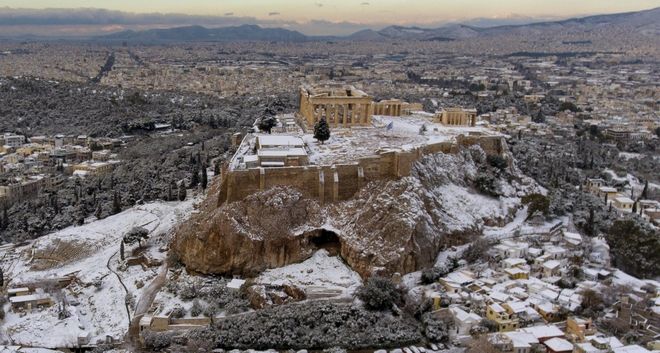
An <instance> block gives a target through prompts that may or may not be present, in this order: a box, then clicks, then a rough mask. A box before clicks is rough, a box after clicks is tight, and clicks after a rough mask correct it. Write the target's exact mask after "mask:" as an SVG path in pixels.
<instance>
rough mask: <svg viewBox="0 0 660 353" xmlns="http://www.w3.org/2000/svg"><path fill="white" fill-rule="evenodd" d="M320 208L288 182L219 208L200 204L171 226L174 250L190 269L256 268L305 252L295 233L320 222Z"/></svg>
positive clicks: (306, 246)
mask: <svg viewBox="0 0 660 353" xmlns="http://www.w3.org/2000/svg"><path fill="white" fill-rule="evenodd" d="M320 211H321V208H320V207H319V205H318V203H316V201H313V200H308V199H303V198H302V195H301V194H300V193H299V192H297V191H296V190H293V189H290V188H280V187H277V188H273V189H270V190H268V191H265V192H262V193H257V194H253V195H251V196H249V197H248V198H246V199H245V200H243V201H241V202H234V203H231V204H227V205H224V206H223V207H220V208H214V207H213V206H211V205H210V204H207V205H205V207H203V208H202V210H201V212H199V213H197V214H195V215H193V216H192V217H191V218H190V220H188V221H187V222H186V223H185V224H184V225H183V226H182V227H181V228H180V229H178V231H177V238H176V240H175V251H176V252H177V254H178V255H179V258H180V260H181V261H182V262H183V263H184V264H186V267H187V268H188V269H190V270H193V271H197V272H203V273H223V274H256V273H258V272H261V271H263V270H264V269H266V268H273V267H280V266H284V265H287V264H290V263H294V262H299V261H302V260H305V259H306V258H308V257H309V256H310V255H311V254H312V251H313V247H312V246H309V244H308V242H309V239H308V238H306V237H304V236H302V235H300V234H296V233H295V229H297V228H299V227H301V226H303V225H305V226H309V225H314V224H317V225H318V224H320V222H321V220H322V217H321V214H320Z"/></svg>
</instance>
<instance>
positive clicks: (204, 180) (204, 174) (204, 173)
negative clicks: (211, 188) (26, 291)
mask: <svg viewBox="0 0 660 353" xmlns="http://www.w3.org/2000/svg"><path fill="white" fill-rule="evenodd" d="M208 178H209V177H208V175H207V171H206V165H205V164H202V189H206V186H207V185H208V183H209V180H208Z"/></svg>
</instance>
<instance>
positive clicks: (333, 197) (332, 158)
mask: <svg viewBox="0 0 660 353" xmlns="http://www.w3.org/2000/svg"><path fill="white" fill-rule="evenodd" d="M393 102H394V103H393ZM402 106H405V107H408V106H411V105H410V104H408V103H403V102H401V101H398V100H391V101H387V102H384V103H381V102H379V103H373V102H372V101H371V98H370V97H369V96H368V95H366V94H365V93H364V92H362V91H359V90H356V89H355V88H354V87H352V86H349V87H348V88H347V89H335V90H330V89H326V90H321V89H312V88H301V105H300V111H299V113H298V114H289V115H283V116H279V117H277V122H278V123H277V126H276V127H275V128H273V131H272V132H271V133H270V134H269V133H265V132H255V133H249V134H248V135H247V136H245V138H243V140H242V142H241V143H240V145H239V146H238V149H237V151H236V153H235V154H234V156H233V158H232V159H231V160H230V162H229V163H228V164H227V165H226V166H225V168H224V169H223V173H222V186H221V191H220V196H219V204H220V205H221V204H223V203H224V202H233V201H239V200H242V199H244V198H245V197H247V196H248V195H250V194H253V193H255V192H258V191H263V190H267V189H269V188H272V187H274V186H276V185H281V186H291V187H295V188H296V189H298V190H299V191H301V192H302V194H303V196H304V197H308V198H314V199H317V200H319V202H320V203H321V204H323V203H325V202H332V201H339V200H348V199H350V198H351V197H352V196H353V195H354V194H355V193H356V192H357V191H358V190H359V189H360V188H361V187H362V186H364V185H366V183H368V182H370V181H375V180H381V179H396V178H401V177H405V176H409V175H410V171H411V169H412V166H413V164H414V163H415V162H416V161H417V160H419V159H420V158H421V157H422V156H424V155H428V154H434V153H439V152H442V153H456V152H458V151H459V149H460V148H459V147H467V146H471V145H474V144H478V145H480V146H481V147H482V149H483V150H484V151H486V153H487V154H492V155H503V152H504V148H505V147H504V141H503V139H502V135H500V134H497V133H494V132H492V131H490V130H488V129H485V128H481V127H475V126H474V125H475V124H474V120H475V118H476V117H472V115H473V113H472V111H470V110H466V112H467V114H465V115H466V116H467V117H468V119H460V118H457V119H454V121H456V122H458V124H457V125H448V124H446V121H447V118H446V116H447V112H446V111H445V112H442V113H440V114H438V115H437V116H434V115H432V114H428V113H425V112H423V111H408V112H407V115H403V113H402ZM374 110H377V111H381V112H387V113H392V114H396V115H389V116H388V115H373V114H372V112H373V111H374ZM403 111H405V110H403ZM459 113H460V112H459V111H457V110H456V109H453V110H452V112H451V114H452V115H457V114H459ZM320 119H326V120H327V121H328V124H329V125H330V126H331V129H332V137H331V138H330V140H329V141H327V142H325V143H320V142H318V141H316V140H315V139H314V137H313V134H312V133H311V130H312V129H313V125H314V124H315V123H316V122H318V121H319V120H320ZM443 121H444V122H445V123H443ZM255 130H258V129H257V128H256V127H255Z"/></svg>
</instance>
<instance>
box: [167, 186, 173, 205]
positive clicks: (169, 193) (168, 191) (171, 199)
mask: <svg viewBox="0 0 660 353" xmlns="http://www.w3.org/2000/svg"><path fill="white" fill-rule="evenodd" d="M167 201H173V196H172V183H169V185H168V186H167Z"/></svg>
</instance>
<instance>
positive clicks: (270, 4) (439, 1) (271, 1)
mask: <svg viewBox="0 0 660 353" xmlns="http://www.w3.org/2000/svg"><path fill="white" fill-rule="evenodd" d="M658 6H660V0H148V1H147V0H106V1H98V0H0V15H2V14H3V11H4V13H5V17H0V26H3V25H4V26H7V25H8V22H9V21H8V20H7V19H8V18H13V19H14V20H13V21H17V22H16V23H12V24H11V25H12V26H17V25H27V24H29V25H32V26H34V25H38V23H35V21H34V19H32V20H31V22H30V21H28V22H30V23H26V24H21V23H20V20H19V19H20V18H21V17H20V16H16V14H17V13H16V12H15V11H17V9H53V8H59V9H64V8H66V9H74V8H87V9H89V8H95V9H108V10H116V11H123V12H131V13H138V14H147V13H149V14H153V13H168V14H172V13H176V14H187V15H196V16H206V17H207V19H208V18H209V17H213V16H216V17H220V18H222V20H223V21H224V22H222V21H216V22H217V25H222V24H225V23H226V24H228V25H232V24H236V23H238V22H247V23H257V24H264V25H266V26H274V25H278V26H282V27H291V28H292V29H298V30H301V31H303V32H307V34H322V33H324V32H327V31H331V32H335V33H328V34H338V33H336V32H341V31H343V32H350V31H353V30H354V29H356V28H360V27H362V28H364V27H372V28H373V27H382V26H384V25H388V24H399V25H411V24H414V25H429V26H432V25H438V24H442V23H447V22H460V21H464V20H467V19H474V18H486V19H498V20H501V19H511V20H518V21H527V22H530V21H531V20H533V19H536V18H538V19H541V20H545V19H557V18H567V17H571V16H581V15H589V14H605V13H616V12H625V11H635V10H643V9H650V8H654V7H658ZM49 11H51V10H49ZM8 12H12V15H11V16H9V15H7V13H8ZM40 13H41V16H42V17H41V18H44V19H45V17H44V16H45V15H44V14H45V13H48V11H40ZM54 13H56V14H58V15H57V16H59V18H60V19H61V20H62V21H65V19H63V18H64V17H66V16H64V15H63V14H62V13H61V12H60V13H58V12H57V11H55V12H54ZM65 14H66V13H65ZM116 17H117V16H115V18H116ZM88 18H97V19H98V20H99V21H100V22H102V23H103V24H105V25H110V24H111V23H110V22H111V21H108V19H107V18H99V15H98V14H97V15H94V16H88ZM178 18H179V19H180V18H181V17H178ZM231 18H234V20H231ZM161 19H162V17H161ZM44 21H45V22H44V23H46V24H47V23H48V21H47V20H44ZM133 21H134V22H140V21H139V20H138V17H133ZM3 22H4V23H3ZM74 22H75V21H74ZM119 22H121V21H119ZM144 22H145V23H144V25H154V23H146V22H154V19H153V17H152V18H151V20H149V21H144ZM155 22H158V21H155ZM162 22H165V23H163V24H165V25H166V24H170V23H172V22H175V21H171V20H164V21H162ZM184 22H190V21H184ZM202 22H204V23H206V24H209V21H202ZM211 22H213V23H210V24H216V23H215V22H214V21H211ZM339 22H345V23H346V26H344V27H345V29H342V26H341V25H340V26H337V25H336V23H339ZM333 24H335V25H334V26H333ZM60 25H61V24H60ZM135 25H136V24H135V23H134V24H133V26H135ZM121 27H130V26H126V25H124V26H121V24H120V26H116V28H118V29H119V28H121ZM112 28H115V27H107V26H106V29H112ZM315 32H316V33H315Z"/></svg>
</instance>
